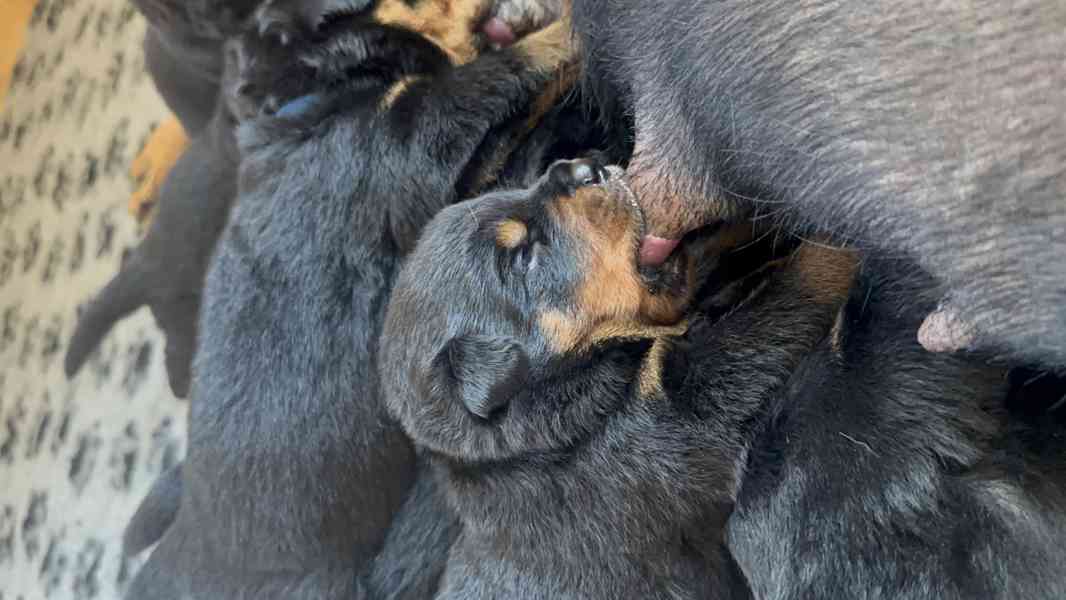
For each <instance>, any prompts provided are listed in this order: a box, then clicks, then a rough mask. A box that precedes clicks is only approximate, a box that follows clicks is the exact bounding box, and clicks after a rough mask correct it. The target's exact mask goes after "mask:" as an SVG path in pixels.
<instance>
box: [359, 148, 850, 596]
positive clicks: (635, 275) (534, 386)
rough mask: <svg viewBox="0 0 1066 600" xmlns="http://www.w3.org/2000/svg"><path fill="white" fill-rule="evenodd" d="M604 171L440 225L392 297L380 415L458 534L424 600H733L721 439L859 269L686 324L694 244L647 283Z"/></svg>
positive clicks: (575, 164)
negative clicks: (404, 435)
mask: <svg viewBox="0 0 1066 600" xmlns="http://www.w3.org/2000/svg"><path fill="white" fill-rule="evenodd" d="M620 173H621V171H620V169H617V168H615V167H610V168H607V169H604V168H603V167H601V166H599V165H598V164H597V163H595V162H592V161H585V160H582V161H570V162H559V163H556V164H555V165H553V166H552V167H551V168H550V169H549V170H548V172H547V173H546V174H545V176H544V177H543V179H542V180H541V181H539V182H538V183H537V184H536V185H535V186H533V187H532V188H529V189H527V190H520V191H513V192H501V193H495V194H489V195H486V196H483V197H481V198H479V199H476V200H472V201H469V202H465V203H462V204H459V205H456V206H453V207H449V208H447V209H445V210H443V211H442V212H441V213H440V214H439V215H438V216H437V217H436V218H435V219H434V220H433V221H432V222H431V223H430V225H429V226H427V228H426V230H425V232H424V233H423V236H422V238H421V240H420V242H419V244H418V246H417V248H416V250H415V251H414V252H413V253H412V255H411V256H410V258H409V259H408V261H407V263H406V264H405V266H404V268H403V270H402V272H401V274H400V276H399V278H398V279H397V283H396V287H395V289H394V292H393V295H392V297H391V300H390V303H389V310H388V316H387V317H386V323H385V328H384V331H383V335H382V337H381V344H382V350H381V355H380V377H381V378H382V380H383V383H384V386H385V388H384V389H385V391H386V400H387V403H388V406H389V408H390V410H391V411H392V412H393V414H395V415H396V417H397V418H398V419H399V420H400V421H401V422H402V423H403V426H404V428H405V430H406V431H407V432H408V433H409V434H410V435H411V437H412V439H413V440H414V442H415V443H416V444H417V445H419V446H421V447H422V448H424V449H425V451H426V452H427V453H429V455H430V456H432V458H433V462H434V464H435V465H436V467H437V468H438V476H439V477H440V478H441V481H442V482H443V485H444V487H445V488H446V490H447V496H448V499H449V501H450V503H451V505H452V507H453V508H454V509H455V510H456V511H457V513H458V514H459V517H460V520H461V522H462V531H461V533H460V535H459V538H458V539H457V541H456V542H455V544H454V545H453V546H452V549H451V552H450V555H449V560H448V565H447V568H446V570H445V574H444V578H443V581H442V583H441V588H440V591H439V593H438V594H437V595H436V598H438V599H455V600H458V599H489V598H495V599H501V600H502V599H504V598H507V599H518V598H530V599H532V598H584V599H592V598H604V599H607V598H610V599H615V598H663V599H666V598H670V599H677V598H693V599H696V598H717V597H747V596H748V593H747V590H746V587H745V585H744V582H743V578H742V577H740V576H739V573H738V572H737V571H736V569H735V566H734V565H733V563H732V561H731V560H730V558H729V557H728V555H727V554H726V553H725V552H724V551H723V547H722V538H721V531H722V526H723V523H724V521H725V518H726V516H727V515H728V513H729V508H730V506H731V504H732V498H733V496H734V494H735V484H736V482H737V480H738V477H739V476H740V475H741V472H740V469H739V468H738V467H739V462H740V461H741V459H742V454H741V450H742V449H743V446H742V445H741V444H740V441H741V440H742V437H743V433H742V430H741V428H740V427H738V426H737V425H738V424H742V423H743V422H745V421H746V420H748V419H750V418H752V417H753V416H754V415H755V414H756V413H757V411H758V409H759V408H760V407H761V406H762V405H763V404H764V403H765V402H766V399H767V397H768V396H769V395H770V394H772V393H774V392H775V391H777V390H778V389H779V388H780V387H781V385H782V383H783V382H784V381H785V380H786V379H787V377H788V376H789V373H790V372H791V371H792V369H793V368H794V367H795V366H796V365H797V364H798V363H799V362H800V360H801V359H802V358H803V357H804V356H805V355H806V354H807V353H808V352H810V351H811V350H812V348H813V347H814V346H815V344H816V343H817V342H818V340H819V339H821V338H823V337H824V336H826V335H827V333H828V332H829V329H830V327H831V325H832V323H833V320H834V317H835V315H836V314H837V312H838V310H839V308H840V306H841V304H842V302H843V301H844V299H845V298H846V297H847V292H848V289H849V287H850V285H851V281H852V278H853V274H854V266H855V259H854V256H853V255H852V254H851V253H849V252H841V251H834V250H825V249H822V248H820V247H819V246H815V245H806V246H803V247H802V248H801V249H800V250H799V251H798V252H797V254H796V255H795V256H794V257H792V258H791V259H790V260H789V261H788V262H787V264H786V266H785V267H784V268H783V269H782V270H781V272H780V273H777V274H776V275H775V276H774V279H773V281H771V283H770V284H769V286H768V287H767V288H766V291H765V292H764V293H761V294H758V295H756V296H755V297H754V298H753V299H752V300H750V301H748V302H746V303H744V304H743V305H742V306H741V307H740V308H738V309H737V310H735V311H734V312H732V313H731V314H730V315H729V316H728V317H726V318H724V319H721V320H717V321H716V320H713V319H711V318H707V317H699V316H697V317H695V320H694V321H693V322H692V323H691V324H688V323H686V322H685V321H684V320H683V316H684V314H685V310H686V308H687V305H688V304H689V301H690V298H691V297H692V295H693V290H694V288H695V287H696V286H695V283H696V279H695V276H694V267H693V262H692V261H690V259H689V258H688V256H687V253H688V252H689V251H692V252H694V253H696V252H699V249H698V248H699V246H693V247H692V248H687V249H686V250H683V251H682V252H680V253H679V254H677V255H675V256H674V258H672V259H671V260H670V261H668V262H667V263H666V264H665V265H663V267H661V269H660V270H659V271H658V272H654V273H653V272H644V273H642V272H641V271H640V270H639V269H638V262H637V252H638V247H639V244H640V239H641V236H642V234H643V228H644V221H643V215H642V211H641V209H640V207H639V206H638V205H637V204H636V202H635V200H634V198H633V196H632V194H631V193H629V192H628V190H627V188H626V187H625V185H624V184H623V183H622V181H621V175H620ZM671 380H672V382H671ZM709 382H713V383H714V385H713V387H712V386H704V385H699V384H700V383H709ZM693 391H697V392H698V393H695V394H694V393H691V392H693Z"/></svg>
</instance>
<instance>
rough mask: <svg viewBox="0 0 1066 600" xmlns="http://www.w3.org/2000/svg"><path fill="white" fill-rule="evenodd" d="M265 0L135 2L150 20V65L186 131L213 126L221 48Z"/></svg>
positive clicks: (147, 46) (147, 55)
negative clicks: (212, 119)
mask: <svg viewBox="0 0 1066 600" xmlns="http://www.w3.org/2000/svg"><path fill="white" fill-rule="evenodd" d="M261 2H262V0H133V3H134V5H136V6H137V9H138V10H139V11H140V12H141V14H143V15H144V16H145V17H146V18H147V20H148V25H149V26H148V31H147V32H146V33H145V39H144V56H145V66H146V67H147V69H148V73H149V74H150V75H151V76H152V81H153V82H155V86H156V89H158V90H159V93H160V95H161V96H162V97H163V101H164V102H166V104H167V107H168V108H170V110H171V112H173V113H174V115H175V116H177V118H178V120H179V121H180V122H181V124H182V126H183V127H184V128H185V132H186V133H188V134H189V135H190V136H196V135H197V134H199V132H200V131H201V130H203V129H204V128H205V127H207V125H208V124H209V123H210V121H211V118H212V116H213V115H214V113H215V102H216V100H217V99H218V98H219V91H220V86H221V82H222V77H223V71H224V65H225V63H224V60H223V56H222V46H223V43H224V42H225V40H226V39H227V38H229V37H231V36H233V35H236V34H238V33H239V32H240V31H241V26H242V24H243V23H244V22H245V20H247V18H248V16H249V15H251V14H252V11H253V10H254V9H255V7H256V6H258V5H259V4H260V3H261Z"/></svg>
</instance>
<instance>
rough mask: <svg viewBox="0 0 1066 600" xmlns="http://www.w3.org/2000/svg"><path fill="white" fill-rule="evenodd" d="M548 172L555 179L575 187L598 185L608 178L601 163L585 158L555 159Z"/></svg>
mask: <svg viewBox="0 0 1066 600" xmlns="http://www.w3.org/2000/svg"><path fill="white" fill-rule="evenodd" d="M550 173H551V177H552V178H554V179H555V180H557V181H559V182H561V183H564V184H566V185H568V186H571V187H575V188H578V187H582V186H586V185H600V184H601V183H603V182H605V181H607V180H608V179H610V175H609V174H608V172H607V169H605V168H604V167H603V165H601V164H599V163H598V162H596V161H594V160H591V159H587V158H582V159H578V160H560V161H557V162H555V163H554V164H552V166H551V167H550Z"/></svg>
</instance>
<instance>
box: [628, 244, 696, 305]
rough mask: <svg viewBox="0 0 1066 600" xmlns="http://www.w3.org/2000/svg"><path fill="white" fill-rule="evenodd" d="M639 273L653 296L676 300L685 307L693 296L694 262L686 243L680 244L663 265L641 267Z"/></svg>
mask: <svg viewBox="0 0 1066 600" xmlns="http://www.w3.org/2000/svg"><path fill="white" fill-rule="evenodd" d="M639 272H640V276H641V278H643V279H644V283H645V285H646V286H647V288H648V293H650V294H652V295H653V296H662V297H663V299H664V300H665V299H667V298H674V299H676V300H677V302H678V304H679V305H683V304H685V303H686V301H687V300H688V297H689V296H691V294H692V290H691V287H692V260H691V257H690V252H689V251H688V249H687V247H686V244H684V243H681V244H678V245H677V247H676V248H675V249H674V251H673V252H671V253H670V255H669V256H668V257H667V258H666V260H665V261H663V262H662V263H661V264H659V265H657V266H654V267H652V266H648V265H641V266H640V267H639Z"/></svg>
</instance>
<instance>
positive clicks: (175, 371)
mask: <svg viewBox="0 0 1066 600" xmlns="http://www.w3.org/2000/svg"><path fill="white" fill-rule="evenodd" d="M233 50H234V51H233V52H230V53H229V57H228V59H227V61H226V71H225V75H224V78H223V79H224V86H223V90H224V93H223V95H222V101H220V102H219V103H218V106H217V110H216V111H215V115H214V117H213V118H212V120H211V124H210V125H209V126H208V127H207V128H206V129H204V130H203V131H202V132H201V133H200V134H199V135H198V136H197V137H196V138H195V139H194V140H193V141H192V143H191V144H190V145H189V146H188V148H186V151H185V153H184V154H182V156H181V158H180V159H178V161H177V162H176V163H175V164H174V166H173V168H172V169H171V170H170V172H169V173H168V174H167V178H166V181H165V182H164V184H163V186H162V187H161V188H160V191H159V196H158V200H157V203H158V209H157V210H156V214H155V216H154V218H153V220H152V223H151V225H150V227H149V229H148V233H147V234H146V235H145V238H144V240H142V241H141V243H140V244H139V245H138V246H137V248H136V249H135V250H134V251H133V252H132V254H131V255H130V257H129V259H128V260H127V261H126V262H125V263H123V265H122V267H121V268H120V269H119V272H118V274H116V275H115V277H114V278H113V279H112V280H111V281H110V282H108V284H107V285H106V286H104V288H103V289H102V290H101V291H100V292H99V293H98V294H97V295H96V297H95V298H93V300H92V301H91V302H90V303H89V304H88V306H87V307H86V309H85V311H84V312H83V313H82V314H81V315H80V316H79V317H78V324H77V326H76V327H75V329H74V333H73V335H72V336H71V340H70V343H69V345H68V346H67V354H66V357H65V359H64V368H65V370H66V374H67V377H74V376H75V375H77V373H78V371H79V370H81V367H82V365H84V364H85V361H86V360H87V359H88V358H89V355H90V354H91V353H92V352H93V350H95V349H96V348H97V346H99V345H100V342H101V341H103V338H104V336H106V335H107V333H108V332H109V331H111V329H112V328H113V327H114V326H115V324H116V323H117V322H118V321H120V320H122V319H124V318H125V317H126V316H128V315H129V314H130V313H132V312H133V311H135V310H137V309H139V308H140V307H142V306H146V305H147V306H148V308H149V309H150V310H151V311H152V316H153V317H154V318H155V321H156V323H157V324H158V325H159V328H160V329H161V330H162V331H163V335H164V336H166V349H165V354H166V369H167V376H168V378H169V380H170V389H171V391H172V392H173V393H174V395H175V396H177V397H179V398H184V397H185V396H186V395H187V394H188V391H189V378H190V369H191V365H192V357H193V352H194V349H195V348H196V321H197V319H198V318H199V314H200V301H201V293H202V289H203V282H204V274H205V273H206V272H207V265H208V261H209V259H210V257H211V254H212V252H213V250H214V248H215V244H216V243H217V241H218V237H219V235H221V233H222V228H223V226H224V225H225V224H226V219H227V217H228V216H229V211H230V207H231V206H232V204H233V199H234V197H235V196H236V194H237V164H238V162H239V158H238V154H239V152H238V150H237V139H236V132H235V129H236V126H237V122H238V120H239V119H246V118H249V117H251V116H254V115H253V114H250V113H249V112H248V107H247V106H245V104H246V103H245V102H244V101H243V98H242V97H240V96H238V95H237V94H236V89H237V87H238V86H240V85H241V83H242V81H243V76H242V74H241V73H240V64H239V58H238V56H237V54H236V49H235V48H234V49H233Z"/></svg>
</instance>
